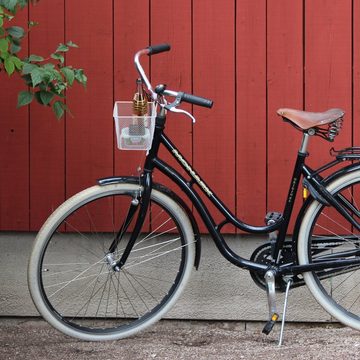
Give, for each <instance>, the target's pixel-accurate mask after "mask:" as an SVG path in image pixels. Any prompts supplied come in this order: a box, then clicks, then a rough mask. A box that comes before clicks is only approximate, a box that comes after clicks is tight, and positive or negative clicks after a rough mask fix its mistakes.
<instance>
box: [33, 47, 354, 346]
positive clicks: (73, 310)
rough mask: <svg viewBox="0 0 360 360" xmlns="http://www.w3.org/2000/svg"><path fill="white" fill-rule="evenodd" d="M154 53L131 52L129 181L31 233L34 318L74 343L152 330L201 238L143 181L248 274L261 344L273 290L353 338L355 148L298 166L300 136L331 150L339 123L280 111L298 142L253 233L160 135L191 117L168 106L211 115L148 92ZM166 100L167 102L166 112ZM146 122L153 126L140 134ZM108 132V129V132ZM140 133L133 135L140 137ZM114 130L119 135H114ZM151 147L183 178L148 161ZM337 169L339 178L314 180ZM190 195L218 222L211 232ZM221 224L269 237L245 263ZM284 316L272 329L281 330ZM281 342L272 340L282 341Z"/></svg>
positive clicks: (108, 183)
mask: <svg viewBox="0 0 360 360" xmlns="http://www.w3.org/2000/svg"><path fill="white" fill-rule="evenodd" d="M169 50H170V46H169V45H167V44H161V45H156V46H150V47H148V48H145V49H142V50H140V51H138V52H137V53H136V55H135V59H134V61H135V65H136V69H137V71H138V73H139V75H140V80H139V81H138V85H139V86H140V89H141V92H144V94H145V95H146V99H148V100H149V102H148V104H147V105H146V106H151V108H150V107H149V108H147V109H146V111H144V113H143V114H141V115H144V114H148V115H149V114H150V116H145V115H144V118H141V117H139V118H140V119H141V121H140V122H138V123H136V120H137V118H136V116H135V117H133V118H132V120H131V116H130V120H131V121H133V123H131V124H128V125H127V127H125V128H123V129H117V130H118V136H119V133H120V135H121V136H122V138H121V141H124V142H125V143H124V144H123V145H124V146H125V147H126V142H127V143H128V145H129V146H135V147H137V146H140V148H141V147H142V146H143V144H144V143H147V142H148V143H149V147H148V148H147V150H148V152H147V154H146V158H145V163H144V168H143V171H142V173H141V175H139V177H129V176H117V177H108V178H103V179H100V180H98V183H97V185H95V186H93V187H90V188H88V189H85V190H83V191H81V192H80V193H78V194H76V195H74V196H73V197H71V198H70V199H68V200H67V201H65V202H64V203H63V204H62V205H61V206H60V207H59V208H58V209H57V210H55V211H54V212H53V213H52V215H51V216H50V217H49V218H48V220H47V221H46V222H45V224H44V225H43V227H42V228H41V230H40V231H39V233H38V235H37V238H36V241H35V243H34V247H33V250H32V253H31V257H30V261H29V268H28V281H29V288H30V293H31V296H32V298H33V301H34V303H35V305H36V307H37V309H38V311H39V312H40V314H41V315H42V316H43V317H44V318H45V319H46V320H47V321H48V322H49V323H50V324H51V325H53V326H54V327H55V328H57V329H58V330H60V331H62V332H63V333H65V334H67V335H70V336H73V337H76V338H80V339H83V340H114V339H120V338H125V337H127V336H131V335H134V334H136V333H137V332H138V331H140V330H143V329H145V328H147V327H148V326H150V325H151V324H153V323H155V322H156V321H157V320H159V319H160V318H161V317H162V316H163V315H165V313H166V312H167V311H168V310H169V309H170V308H171V307H172V306H173V305H174V303H175V302H176V300H177V299H178V298H179V296H180V294H181V293H182V291H183V289H184V287H185V285H186V283H187V281H188V279H189V277H190V273H191V270H192V268H193V267H195V268H198V266H199V260H200V252H201V235H200V231H199V227H198V225H197V222H196V220H195V217H194V215H193V213H192V211H190V209H189V206H188V205H187V203H186V202H185V201H184V200H182V198H181V197H179V196H178V195H177V194H176V193H175V192H174V191H172V190H170V189H168V188H167V187H165V186H163V185H160V184H157V183H154V182H153V179H152V174H153V171H154V170H158V171H160V172H161V173H163V174H165V175H166V176H167V177H168V178H169V179H170V180H171V181H172V182H173V183H175V184H176V185H177V186H178V188H179V189H180V190H181V191H182V192H183V194H185V195H186V196H187V198H188V199H189V200H190V202H191V203H192V205H193V206H194V208H195V209H196V210H197V212H198V214H199V216H200V218H201V219H202V221H203V223H204V224H205V226H206V229H207V231H208V233H209V234H210V235H211V237H212V238H213V240H214V241H215V244H216V246H217V248H218V250H219V251H220V253H221V254H222V255H223V256H224V257H225V258H226V259H227V260H228V261H229V262H230V263H232V264H234V265H235V266H237V267H240V268H242V269H246V270H248V271H249V272H250V274H251V276H252V279H253V280H254V282H255V283H256V284H257V285H258V286H260V287H261V288H263V289H266V292H267V296H268V303H269V319H268V321H267V323H266V325H265V327H264V330H263V332H264V333H266V334H268V333H269V332H270V331H271V329H272V328H273V326H274V324H275V322H276V321H277V320H278V319H279V315H278V311H277V308H276V298H275V294H276V292H278V291H279V292H284V293H285V296H286V297H285V299H286V301H287V296H288V293H289V290H290V289H292V288H295V287H299V286H304V285H306V286H307V287H308V288H309V290H310V292H311V293H312V295H313V296H314V297H315V299H316V300H317V301H318V302H319V303H320V305H321V306H322V307H323V308H324V309H325V310H326V311H327V312H328V313H330V314H331V315H332V316H333V317H334V318H336V319H337V320H338V321H340V322H341V323H343V324H345V325H347V326H350V327H352V328H354V329H357V330H360V308H359V307H358V306H357V301H358V299H359V297H360V296H359V295H360V290H359V287H358V285H359V270H360V248H359V245H360V238H359V232H360V223H359V218H360V209H359V207H358V205H357V203H358V196H359V195H357V194H358V191H357V190H356V189H357V188H356V187H357V186H358V185H359V184H360V163H359V160H360V148H358V147H349V148H346V149H342V150H339V151H336V150H334V149H332V150H331V155H333V157H334V159H333V160H332V161H331V162H329V163H327V164H325V165H323V166H322V167H320V168H319V169H316V170H313V169H311V168H310V167H309V166H307V165H306V164H305V160H306V157H307V156H308V155H309V154H308V152H307V147H308V143H309V140H310V138H311V137H313V136H320V137H322V138H324V139H326V140H328V141H333V140H334V138H335V137H336V136H337V135H338V133H339V131H340V129H341V125H342V121H343V116H344V111H342V110H341V109H331V110H328V111H326V112H323V113H310V112H305V111H300V110H293V109H280V110H278V114H279V115H280V116H281V117H282V118H283V120H285V121H286V122H288V123H290V124H291V125H292V126H294V127H295V128H296V129H297V130H300V131H301V132H302V141H301V145H300V148H299V151H298V154H297V159H296V162H295V166H294V171H293V176H292V179H291V181H290V187H289V192H288V196H287V199H286V202H285V206H284V212H283V213H282V214H281V213H276V212H270V213H268V214H267V215H266V217H265V225H263V226H254V225H250V224H247V223H245V222H243V221H241V220H240V219H238V218H237V217H236V216H235V215H234V214H233V213H232V212H231V211H230V210H229V209H228V208H227V207H226V205H225V204H224V203H223V202H222V201H221V200H220V198H219V197H218V196H217V195H216V194H215V193H214V191H213V190H212V189H211V188H210V187H209V185H208V184H206V182H205V181H204V180H203V179H202V178H201V177H200V175H199V174H198V173H197V172H196V170H195V169H193V167H192V166H191V165H190V163H189V162H188V161H187V160H186V159H185V157H184V156H183V155H182V154H181V152H180V151H179V150H178V149H177V148H176V146H175V145H174V144H173V143H172V142H171V140H170V139H169V138H168V137H167V136H166V135H165V132H164V127H165V123H166V115H167V112H175V113H176V112H177V113H183V114H185V115H187V116H189V117H190V118H191V119H193V120H194V118H193V116H192V115H191V114H190V113H189V112H186V111H185V110H183V109H180V108H179V105H180V104H181V103H182V102H187V103H190V104H193V105H198V106H203V107H207V108H211V107H212V101H211V100H209V99H205V98H202V97H198V96H195V95H190V94H186V93H184V92H177V91H172V90H169V89H167V87H166V86H165V85H162V84H160V85H158V86H156V87H155V89H154V88H153V87H152V85H151V83H150V81H149V79H148V77H147V75H146V73H145V72H144V69H143V68H142V66H141V63H140V57H141V56H144V55H149V56H150V55H155V54H158V53H162V52H165V51H169ZM167 98H174V100H173V101H172V102H168V101H167V100H166V99H167ZM152 120H153V121H154V125H151V123H152ZM117 126H118V125H117ZM144 128H145V129H144ZM124 129H125V130H124ZM160 146H162V147H164V148H165V149H166V150H167V151H168V152H169V153H170V154H171V155H172V157H173V158H174V159H175V160H176V162H177V163H178V165H179V166H180V168H182V169H183V171H184V173H186V175H184V176H183V175H181V174H180V173H179V172H178V171H177V170H175V169H174V168H173V167H171V166H169V165H168V164H167V163H166V162H164V161H163V160H161V159H160V158H159V157H158V151H159V148H160ZM344 161H348V162H350V163H349V164H347V165H346V166H343V167H342V168H341V169H340V170H336V171H334V172H333V173H332V174H330V175H327V176H325V175H324V172H325V171H328V170H329V169H332V168H333V167H334V166H335V165H338V164H340V163H342V162H344ZM301 178H302V179H303V180H302V183H303V186H304V189H306V191H307V198H306V200H304V203H303V205H302V208H301V210H300V212H299V214H298V215H297V220H296V223H295V229H294V234H293V236H292V239H291V240H288V239H287V238H286V234H287V229H288V225H289V221H290V217H291V215H292V212H293V206H294V202H295V195H296V193H297V192H298V188H299V184H300V179H301ZM199 192H200V193H202V194H203V196H205V197H206V198H207V199H209V200H210V201H211V202H212V203H213V204H214V205H215V207H216V208H217V210H218V211H219V212H220V214H222V216H223V219H224V220H222V221H221V222H220V223H215V221H214V219H213V217H212V215H211V214H210V212H209V210H208V209H207V207H206V206H205V204H204V201H203V200H202V198H201V197H200V195H199ZM227 224H232V225H234V226H235V227H236V228H238V229H240V230H242V231H244V232H247V233H252V234H269V240H268V241H267V242H266V243H265V244H263V245H261V246H259V247H258V248H257V249H255V251H254V252H253V254H252V256H251V257H250V259H245V258H243V257H241V256H240V255H239V254H236V253H234V252H233V251H232V250H231V249H230V248H229V246H228V245H227V243H226V240H225V238H224V235H223V234H222V229H223V227H224V226H225V225H227ZM286 301H285V308H284V313H283V319H282V329H281V332H282V331H283V325H284V322H285V311H286ZM281 339H282V335H281V338H280V342H281V341H282V340H281Z"/></svg>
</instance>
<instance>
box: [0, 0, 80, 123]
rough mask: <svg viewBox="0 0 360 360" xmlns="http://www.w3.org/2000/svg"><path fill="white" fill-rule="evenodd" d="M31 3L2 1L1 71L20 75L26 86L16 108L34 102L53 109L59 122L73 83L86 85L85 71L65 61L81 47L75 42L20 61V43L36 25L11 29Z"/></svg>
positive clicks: (12, 0) (0, 4) (0, 7)
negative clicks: (21, 10) (17, 15)
mask: <svg viewBox="0 0 360 360" xmlns="http://www.w3.org/2000/svg"><path fill="white" fill-rule="evenodd" d="M29 2H32V3H35V2H37V0H0V72H1V71H5V72H6V73H7V74H8V76H12V75H13V74H18V75H20V77H21V78H22V79H23V80H24V82H25V84H26V85H27V90H23V91H20V92H19V94H18V101H17V106H18V107H21V106H25V105H28V104H30V103H31V102H32V101H33V100H34V99H35V100H36V101H37V102H38V103H39V104H41V105H44V106H49V107H52V109H53V111H54V113H55V115H56V117H57V118H58V119H60V118H61V117H62V116H63V115H64V113H65V111H68V110H69V109H68V107H67V106H66V103H65V98H66V96H65V93H66V90H67V89H68V88H70V87H71V86H72V85H73V84H74V82H78V83H79V84H81V85H83V86H84V87H85V86H86V83H87V77H86V75H85V73H84V71H83V70H82V69H76V68H74V67H73V66H71V65H67V64H66V62H65V54H66V53H67V52H68V51H69V50H70V49H71V48H77V47H78V46H77V45H76V44H75V43H73V42H72V41H69V42H67V43H66V44H59V45H58V47H57V48H56V50H55V51H54V52H53V53H52V54H50V55H49V56H47V57H43V56H40V55H35V54H32V55H29V56H27V57H24V58H21V57H20V56H19V55H18V54H19V52H20V50H21V42H22V40H23V39H24V37H25V36H26V35H27V34H28V32H29V31H30V30H31V28H32V27H34V26H36V25H37V23H35V22H29V24H28V29H26V30H25V29H23V28H22V27H20V26H15V25H13V26H9V25H11V21H13V19H14V17H15V16H16V14H17V11H18V10H19V9H22V8H24V7H25V6H27V5H28V3H29Z"/></svg>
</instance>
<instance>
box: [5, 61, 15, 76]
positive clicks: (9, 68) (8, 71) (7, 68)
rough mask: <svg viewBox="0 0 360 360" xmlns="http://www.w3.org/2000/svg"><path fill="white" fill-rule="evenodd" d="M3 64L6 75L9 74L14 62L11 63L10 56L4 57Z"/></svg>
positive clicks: (11, 71)
mask: <svg viewBox="0 0 360 360" xmlns="http://www.w3.org/2000/svg"><path fill="white" fill-rule="evenodd" d="M4 66H5V70H6V72H7V73H8V75H11V74H12V73H13V72H14V71H15V64H14V63H13V61H12V59H11V57H8V58H7V59H5V61H4Z"/></svg>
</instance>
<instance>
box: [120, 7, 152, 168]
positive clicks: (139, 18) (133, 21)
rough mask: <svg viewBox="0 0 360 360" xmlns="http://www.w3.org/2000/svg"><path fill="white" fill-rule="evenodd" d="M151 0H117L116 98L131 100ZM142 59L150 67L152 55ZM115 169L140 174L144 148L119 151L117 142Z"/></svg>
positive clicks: (145, 37)
mask: <svg viewBox="0 0 360 360" xmlns="http://www.w3.org/2000/svg"><path fill="white" fill-rule="evenodd" d="M149 23H150V19H149V1H141V2H140V1H139V2H129V1H125V0H117V1H114V95H115V100H121V101H131V100H132V99H133V96H134V92H135V89H136V87H135V81H136V78H137V77H138V73H137V72H136V70H135V66H134V61H133V59H134V55H135V53H136V52H137V51H138V50H140V49H143V48H144V47H147V46H148V45H149V37H150V35H149V26H150V25H149ZM141 63H142V65H143V66H144V68H145V69H146V71H148V57H143V58H142V59H141ZM114 151H115V173H116V174H117V175H138V171H137V168H138V167H139V166H141V165H142V162H143V160H144V158H145V152H144V151H119V150H118V149H117V145H116V143H115V145H114Z"/></svg>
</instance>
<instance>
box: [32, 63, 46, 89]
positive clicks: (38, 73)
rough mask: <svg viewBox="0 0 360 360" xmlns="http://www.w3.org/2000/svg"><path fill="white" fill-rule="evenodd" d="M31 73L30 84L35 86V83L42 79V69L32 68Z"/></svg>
mask: <svg viewBox="0 0 360 360" xmlns="http://www.w3.org/2000/svg"><path fill="white" fill-rule="evenodd" d="M30 75H31V82H32V86H33V87H35V86H36V85H38V84H40V83H41V82H42V81H43V77H42V76H43V70H42V69H41V68H39V67H36V68H35V69H33V70H32V71H31V73H30Z"/></svg>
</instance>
